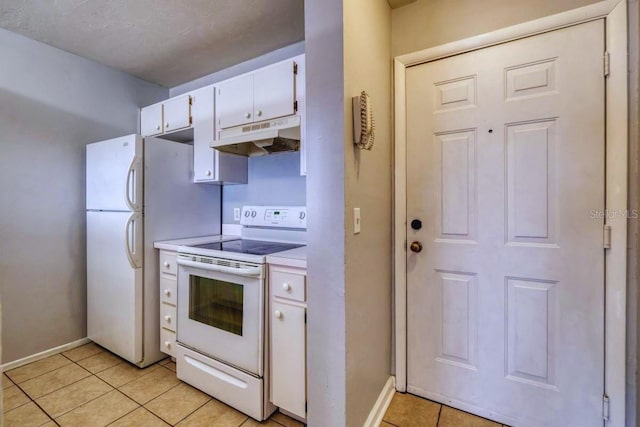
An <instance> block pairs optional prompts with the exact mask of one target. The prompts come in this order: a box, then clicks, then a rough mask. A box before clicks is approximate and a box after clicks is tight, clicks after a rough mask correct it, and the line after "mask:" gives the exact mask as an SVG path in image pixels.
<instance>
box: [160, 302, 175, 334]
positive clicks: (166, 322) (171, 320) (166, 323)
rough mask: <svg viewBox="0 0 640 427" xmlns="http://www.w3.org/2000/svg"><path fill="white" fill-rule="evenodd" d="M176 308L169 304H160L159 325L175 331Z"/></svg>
mask: <svg viewBox="0 0 640 427" xmlns="http://www.w3.org/2000/svg"><path fill="white" fill-rule="evenodd" d="M177 318H178V316H177V312H176V308H175V307H174V306H172V305H169V304H160V326H161V327H163V328H165V329H168V330H170V331H173V332H175V331H176V320H177Z"/></svg>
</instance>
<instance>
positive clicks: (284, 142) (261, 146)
mask: <svg viewBox="0 0 640 427" xmlns="http://www.w3.org/2000/svg"><path fill="white" fill-rule="evenodd" d="M210 145H211V148H215V149H216V150H220V151H224V152H225V153H231V154H240V155H242V156H250V157H253V156H264V155H266V154H275V153H281V152H285V151H298V150H299V149H300V116H289V117H283V118H280V119H273V120H265V121H264V122H256V123H251V124H247V125H242V126H236V127H233V128H229V129H223V130H221V131H220V135H219V138H218V139H217V140H216V141H213V142H212V143H211V144H210Z"/></svg>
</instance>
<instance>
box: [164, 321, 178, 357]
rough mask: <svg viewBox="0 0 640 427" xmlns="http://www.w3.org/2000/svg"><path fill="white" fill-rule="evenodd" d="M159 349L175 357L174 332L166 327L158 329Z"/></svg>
mask: <svg viewBox="0 0 640 427" xmlns="http://www.w3.org/2000/svg"><path fill="white" fill-rule="evenodd" d="M160 351H161V352H163V353H166V354H168V355H170V356H172V357H176V333H175V332H173V331H169V330H167V329H164V328H161V329H160Z"/></svg>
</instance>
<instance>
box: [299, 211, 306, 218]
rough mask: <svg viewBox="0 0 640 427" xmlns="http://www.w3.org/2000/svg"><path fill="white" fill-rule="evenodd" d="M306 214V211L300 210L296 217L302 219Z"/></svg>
mask: <svg viewBox="0 0 640 427" xmlns="http://www.w3.org/2000/svg"><path fill="white" fill-rule="evenodd" d="M306 216H307V213H306V212H300V215H298V218H300V219H304V217H306Z"/></svg>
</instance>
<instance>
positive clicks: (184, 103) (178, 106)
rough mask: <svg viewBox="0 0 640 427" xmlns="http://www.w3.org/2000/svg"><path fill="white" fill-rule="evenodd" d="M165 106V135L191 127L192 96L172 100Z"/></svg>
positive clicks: (165, 103) (166, 102)
mask: <svg viewBox="0 0 640 427" xmlns="http://www.w3.org/2000/svg"><path fill="white" fill-rule="evenodd" d="M163 105H164V131H165V133H166V132H172V131H174V130H177V129H184V128H187V127H189V126H191V96H189V95H184V96H178V97H175V98H171V99H169V100H167V101H165V102H164V104H163Z"/></svg>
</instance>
